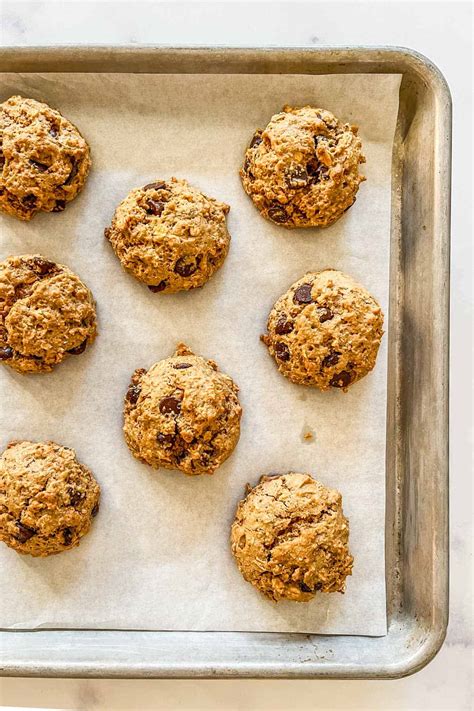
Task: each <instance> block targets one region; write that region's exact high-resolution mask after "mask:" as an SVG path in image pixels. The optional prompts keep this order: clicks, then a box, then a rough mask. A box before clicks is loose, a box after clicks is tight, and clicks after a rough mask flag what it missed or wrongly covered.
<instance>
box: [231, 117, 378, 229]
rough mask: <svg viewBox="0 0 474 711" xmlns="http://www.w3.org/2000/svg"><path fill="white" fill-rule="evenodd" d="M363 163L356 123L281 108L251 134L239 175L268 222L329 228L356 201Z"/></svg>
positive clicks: (289, 226)
mask: <svg viewBox="0 0 474 711" xmlns="http://www.w3.org/2000/svg"><path fill="white" fill-rule="evenodd" d="M364 162H365V158H364V156H363V155H362V144H361V140H360V138H359V137H358V135H357V127H356V126H350V125H349V124H347V123H342V122H341V121H339V120H338V119H337V118H336V117H335V116H333V115H332V114H331V113H330V112H329V111H326V110H324V109H318V108H315V107H313V106H303V107H302V108H292V107H291V106H285V107H284V108H283V111H282V112H281V113H279V114H275V115H274V116H272V118H271V119H270V122H269V123H268V125H267V127H266V128H265V129H264V130H263V131H262V130H258V131H256V133H255V134H254V136H253V138H252V140H251V142H250V145H249V147H248V148H247V151H246V153H245V160H244V164H243V167H242V169H241V171H240V177H241V179H242V184H243V187H244V190H245V192H246V193H247V195H249V196H250V197H251V199H252V200H253V202H254V204H255V206H256V207H257V209H258V210H259V211H260V213H261V214H262V215H263V217H265V218H266V219H267V220H270V221H271V222H274V223H276V224H278V225H281V226H283V227H287V228H293V227H328V226H329V225H332V224H333V223H334V222H336V220H338V219H339V218H340V217H341V216H342V215H343V213H344V212H346V210H348V209H349V208H350V207H351V205H353V204H354V202H355V200H356V193H357V191H358V189H359V184H360V183H361V182H362V181H363V180H365V178H364V177H363V176H362V175H360V174H359V170H358V166H359V164H360V163H364Z"/></svg>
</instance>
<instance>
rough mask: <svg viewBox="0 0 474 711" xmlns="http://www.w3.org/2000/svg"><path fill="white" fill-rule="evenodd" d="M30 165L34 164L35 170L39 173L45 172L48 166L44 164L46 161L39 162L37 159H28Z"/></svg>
mask: <svg viewBox="0 0 474 711" xmlns="http://www.w3.org/2000/svg"><path fill="white" fill-rule="evenodd" d="M30 163H31V165H34V167H35V168H36V170H39V171H40V173H46V171H47V170H48V168H49V165H46V163H40V162H39V161H38V160H31V159H30Z"/></svg>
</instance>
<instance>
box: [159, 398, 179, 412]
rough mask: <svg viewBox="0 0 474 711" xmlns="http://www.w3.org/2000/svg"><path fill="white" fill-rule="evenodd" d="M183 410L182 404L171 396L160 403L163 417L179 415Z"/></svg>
mask: <svg viewBox="0 0 474 711" xmlns="http://www.w3.org/2000/svg"><path fill="white" fill-rule="evenodd" d="M180 410H181V403H180V401H179V400H177V399H176V398H175V397H173V396H172V395H170V396H169V397H164V398H163V400H162V401H161V402H160V412H161V414H162V415H169V414H170V413H173V414H174V415H177V414H178V413H179V412H180Z"/></svg>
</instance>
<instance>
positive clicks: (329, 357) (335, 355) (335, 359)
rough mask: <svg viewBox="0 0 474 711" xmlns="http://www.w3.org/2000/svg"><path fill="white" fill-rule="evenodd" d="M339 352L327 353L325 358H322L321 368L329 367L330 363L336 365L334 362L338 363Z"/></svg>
mask: <svg viewBox="0 0 474 711" xmlns="http://www.w3.org/2000/svg"><path fill="white" fill-rule="evenodd" d="M340 355H341V354H340V353H336V352H334V353H330V354H329V355H327V356H326V357H325V358H323V362H322V367H323V368H329V367H330V366H331V365H336V363H339V356H340Z"/></svg>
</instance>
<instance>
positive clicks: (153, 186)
mask: <svg viewBox="0 0 474 711" xmlns="http://www.w3.org/2000/svg"><path fill="white" fill-rule="evenodd" d="M167 188H168V186H167V185H166V183H162V182H159V183H148V185H144V186H143V188H142V190H166V189H167Z"/></svg>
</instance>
